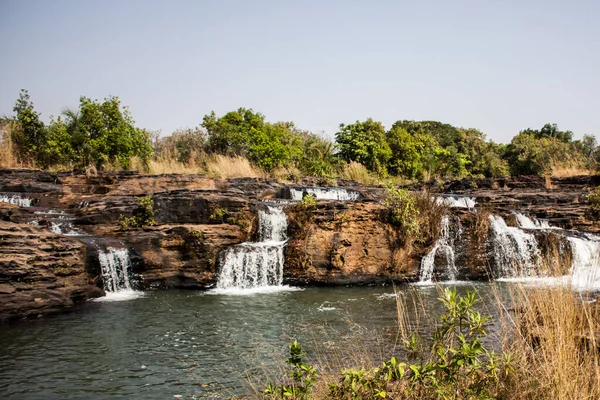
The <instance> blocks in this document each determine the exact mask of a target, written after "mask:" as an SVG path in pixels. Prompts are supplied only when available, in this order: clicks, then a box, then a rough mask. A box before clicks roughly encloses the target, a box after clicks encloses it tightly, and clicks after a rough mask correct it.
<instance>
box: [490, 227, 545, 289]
mask: <svg viewBox="0 0 600 400" xmlns="http://www.w3.org/2000/svg"><path fill="white" fill-rule="evenodd" d="M489 218H490V229H491V232H490V233H491V234H490V245H491V252H492V256H493V260H494V263H495V266H496V268H495V271H496V274H497V275H498V277H499V278H516V277H530V276H537V274H538V269H537V266H538V259H539V253H540V251H539V248H538V244H537V241H536V239H535V236H534V235H533V234H531V233H528V232H525V231H524V230H522V229H521V228H517V227H512V226H508V225H506V222H505V221H504V219H503V218H502V217H499V216H496V215H490V217H489Z"/></svg>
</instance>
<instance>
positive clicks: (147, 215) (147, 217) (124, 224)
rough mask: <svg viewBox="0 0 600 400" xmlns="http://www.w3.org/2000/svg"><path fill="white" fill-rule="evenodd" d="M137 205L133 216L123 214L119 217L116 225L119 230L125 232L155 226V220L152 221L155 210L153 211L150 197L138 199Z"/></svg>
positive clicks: (152, 202)
mask: <svg viewBox="0 0 600 400" xmlns="http://www.w3.org/2000/svg"><path fill="white" fill-rule="evenodd" d="M138 203H139V206H140V207H138V209H136V210H135V211H134V215H132V216H129V217H127V216H125V215H123V214H121V215H119V219H118V220H117V225H118V226H119V228H120V229H121V230H124V231H127V230H131V229H136V228H145V227H148V226H153V225H156V220H155V219H154V215H155V214H156V210H155V209H154V200H152V196H146V197H140V198H139V199H138Z"/></svg>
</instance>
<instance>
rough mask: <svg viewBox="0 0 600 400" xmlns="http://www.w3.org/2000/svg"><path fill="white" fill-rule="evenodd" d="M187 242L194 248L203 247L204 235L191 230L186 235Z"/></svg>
mask: <svg viewBox="0 0 600 400" xmlns="http://www.w3.org/2000/svg"><path fill="white" fill-rule="evenodd" d="M185 239H186V242H188V243H189V244H190V245H192V246H194V247H199V246H202V244H203V243H204V234H203V233H202V232H201V231H197V230H194V229H190V231H189V232H188V233H187V234H186V238H185Z"/></svg>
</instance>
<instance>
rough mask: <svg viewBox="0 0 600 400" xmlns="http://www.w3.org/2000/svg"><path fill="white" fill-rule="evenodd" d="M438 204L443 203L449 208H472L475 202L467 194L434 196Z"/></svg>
mask: <svg viewBox="0 0 600 400" xmlns="http://www.w3.org/2000/svg"><path fill="white" fill-rule="evenodd" d="M435 201H436V202H437V203H438V204H444V205H446V206H448V207H450V208H468V209H473V208H475V205H476V204H477V203H476V202H475V199H474V198H473V197H467V196H438V197H436V198H435Z"/></svg>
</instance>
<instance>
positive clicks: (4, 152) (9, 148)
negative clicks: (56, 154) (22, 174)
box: [0, 121, 35, 169]
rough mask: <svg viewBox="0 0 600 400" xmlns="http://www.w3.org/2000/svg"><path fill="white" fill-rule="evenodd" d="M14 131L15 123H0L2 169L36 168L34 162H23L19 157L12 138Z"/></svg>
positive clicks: (0, 160) (0, 165)
mask: <svg viewBox="0 0 600 400" xmlns="http://www.w3.org/2000/svg"><path fill="white" fill-rule="evenodd" d="M12 129H14V123H13V122H11V121H0V168H19V169H21V168H25V169H33V168H35V165H34V164H33V163H32V162H22V161H21V160H19V158H18V157H17V155H16V154H17V151H16V148H15V144H14V143H13V141H12V136H11V132H12Z"/></svg>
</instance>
